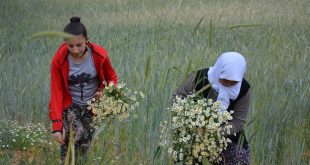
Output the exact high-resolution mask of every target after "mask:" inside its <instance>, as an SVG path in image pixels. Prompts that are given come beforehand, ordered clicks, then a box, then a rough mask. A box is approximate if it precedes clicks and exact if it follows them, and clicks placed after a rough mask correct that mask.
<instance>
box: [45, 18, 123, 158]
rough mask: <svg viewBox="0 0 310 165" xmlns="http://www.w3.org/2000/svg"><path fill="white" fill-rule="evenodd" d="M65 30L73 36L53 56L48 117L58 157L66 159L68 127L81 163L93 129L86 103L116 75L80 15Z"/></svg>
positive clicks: (72, 19)
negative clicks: (89, 38)
mask: <svg viewBox="0 0 310 165" xmlns="http://www.w3.org/2000/svg"><path fill="white" fill-rule="evenodd" d="M64 32H66V33H69V34H71V35H73V37H71V38H69V39H65V42H64V43H63V44H61V45H60V47H59V49H58V50H57V52H56V53H55V55H54V57H53V59H52V63H51V88H50V89H51V93H50V103H49V116H50V119H51V120H52V129H53V137H54V138H55V140H56V141H57V142H58V143H60V144H61V160H62V161H64V160H65V158H66V153H67V149H68V143H69V135H70V127H71V128H72V130H73V134H74V144H75V152H76V158H77V157H79V158H82V159H79V160H80V161H82V163H83V162H84V161H85V158H86V152H87V150H88V147H89V145H90V143H91V140H92V136H93V133H94V131H95V130H94V127H93V126H92V112H91V111H90V110H87V102H88V101H90V100H92V99H93V98H94V97H95V96H96V93H97V92H99V91H100V90H102V89H103V88H104V83H103V82H104V81H106V82H107V83H108V84H109V83H111V82H113V83H114V84H117V75H116V73H115V71H114V69H113V67H112V65H111V63H110V60H109V57H108V53H107V51H106V50H105V49H104V48H103V47H101V46H99V45H96V44H95V43H91V42H89V41H88V38H87V30H86V28H85V26H84V25H83V24H82V23H81V22H80V18H79V17H72V18H71V19H70V23H69V24H68V25H66V26H65V28H64Z"/></svg>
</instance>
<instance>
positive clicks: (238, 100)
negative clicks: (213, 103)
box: [173, 52, 251, 165]
mask: <svg viewBox="0 0 310 165" xmlns="http://www.w3.org/2000/svg"><path fill="white" fill-rule="evenodd" d="M245 72H246V61H245V59H244V57H243V56H242V55H241V54H239V53H237V52H226V53H223V54H221V55H220V57H219V58H218V59H217V61H216V62H215V64H214V66H212V67H210V68H204V69H200V70H198V71H196V72H192V73H191V74H190V75H189V76H188V78H187V79H186V80H185V81H184V83H183V84H181V85H180V86H179V88H178V89H177V90H176V92H175V93H174V94H173V98H175V97H176V96H177V95H178V96H181V97H186V95H188V94H190V93H192V92H194V91H199V90H201V89H202V88H203V87H205V86H207V85H209V84H210V85H211V88H207V89H206V90H204V91H203V92H202V96H203V97H205V98H207V99H213V100H217V101H220V102H221V103H222V105H223V106H225V108H224V109H223V111H232V110H233V111H234V113H233V114H232V117H233V120H231V121H230V122H229V123H228V124H229V125H231V126H232V129H231V130H230V131H231V133H230V134H226V135H225V136H226V137H228V138H230V139H231V140H232V143H230V144H229V146H228V147H227V149H226V150H225V151H223V152H222V154H221V156H222V158H223V161H222V162H220V163H219V164H225V165H227V164H232V165H233V164H244V165H246V164H249V163H250V149H249V147H248V143H247V141H246V139H245V136H244V132H243V127H244V124H245V122H246V117H247V113H248V111H249V105H250V95H251V90H250V88H251V86H250V84H249V83H248V82H247V81H246V80H245V79H244V74H245ZM234 135H236V136H234ZM241 137H242V139H243V143H242V144H240V143H239V144H238V141H239V139H241ZM195 163H198V164H201V162H195Z"/></svg>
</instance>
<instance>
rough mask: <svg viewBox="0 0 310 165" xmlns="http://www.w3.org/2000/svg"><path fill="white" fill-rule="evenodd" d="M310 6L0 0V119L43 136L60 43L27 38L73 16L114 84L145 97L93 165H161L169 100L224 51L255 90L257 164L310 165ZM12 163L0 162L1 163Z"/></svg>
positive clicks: (97, 151)
mask: <svg viewBox="0 0 310 165" xmlns="http://www.w3.org/2000/svg"><path fill="white" fill-rule="evenodd" d="M309 5H310V4H309V2H308V1H307V0H299V1H291V0H283V1H279V0H271V1H270V0H262V1H254V0H247V1H246V0H232V1H225V0H218V1H208V0H197V1H184V0H170V1H164V0H157V1H152V0H141V1H138V0H123V1H114V0H93V1H86V0H76V1H61V0H55V1H49V0H46V1H40V0H18V1H17V0H13V1H9V0H2V1H1V7H0V9H1V10H0V14H1V25H0V71H1V72H0V73H1V77H0V79H1V83H0V109H1V110H0V115H1V118H8V117H11V118H13V119H16V120H19V121H20V122H26V121H33V122H44V123H46V125H47V126H49V124H50V122H49V119H48V109H47V104H48V100H49V83H50V82H49V69H50V62H51V58H52V56H53V53H54V52H55V51H56V49H57V47H58V45H59V44H60V43H61V42H62V40H61V39H49V38H41V39H39V40H34V41H29V40H27V37H29V36H31V35H32V34H34V33H36V32H40V31H49V30H50V31H62V29H63V27H64V26H65V24H67V23H68V21H69V18H70V17H71V16H80V17H81V19H82V22H83V23H84V24H85V25H86V26H87V27H88V31H89V35H90V41H92V42H96V43H98V44H101V45H103V46H104V47H105V48H106V49H107V50H108V52H109V57H110V59H111V61H112V64H113V66H114V67H115V69H116V71H117V73H118V75H119V79H120V80H121V81H125V82H126V83H127V84H128V86H129V87H131V88H134V89H139V90H143V91H144V93H145V94H146V99H145V100H144V101H143V103H142V106H141V108H140V109H139V112H138V113H137V116H136V117H132V118H130V119H129V120H127V121H125V122H122V123H114V124H111V125H110V126H107V127H106V128H105V130H104V132H103V133H102V134H100V135H99V136H98V138H99V140H96V145H95V146H96V147H93V148H92V149H91V152H90V158H89V161H88V163H89V164H95V163H96V162H102V163H105V164H113V163H114V164H139V163H142V164H167V162H168V161H169V159H168V157H167V156H166V154H165V152H163V153H162V154H161V155H159V156H158V157H155V159H154V155H155V152H156V148H157V146H158V141H159V123H160V121H161V120H164V119H166V118H167V112H166V109H165V108H166V107H167V106H168V105H169V98H170V96H171V94H172V92H173V90H174V89H175V88H176V87H177V85H178V84H180V82H181V81H182V80H183V79H184V77H185V76H186V74H187V72H188V71H191V70H195V69H198V68H202V67H209V66H211V65H212V64H213V63H214V62H215V60H216V58H217V57H218V55H219V54H220V53H221V52H224V51H238V52H240V53H241V54H243V55H244V56H245V57H246V59H247V62H248V70H247V73H246V78H247V79H248V80H249V81H250V82H251V85H252V87H253V99H252V103H251V111H250V112H249V115H248V119H249V121H250V120H251V119H254V118H255V120H254V121H253V122H252V123H251V124H250V125H249V126H248V127H247V128H246V134H247V135H248V137H251V139H250V147H251V154H252V161H253V162H254V164H309V163H310V154H309V152H310V140H308V139H309V137H310V134H309V130H310V128H309V121H310V111H309V107H310V101H309V96H310V85H309V82H310V81H309V73H308V72H309V70H310V67H309V61H310V59H309V58H310V57H309V53H310V48H309V45H310V33H309V26H310V19H309V15H310V10H309ZM201 18H203V19H202V21H201V22H200V20H201ZM211 20H212V23H211ZM198 24H199V26H197V25H198ZM210 27H211V28H210ZM47 155H49V156H46V153H42V154H41V155H39V156H37V157H36V159H35V161H36V163H40V162H45V161H48V162H50V163H51V164H57V161H58V156H59V153H57V152H52V153H48V154H47ZM98 157H101V160H98ZM93 159H97V160H93ZM8 161H11V158H9V157H0V163H2V164H3V163H4V162H8Z"/></svg>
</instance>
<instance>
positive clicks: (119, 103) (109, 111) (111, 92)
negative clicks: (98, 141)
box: [88, 83, 145, 127]
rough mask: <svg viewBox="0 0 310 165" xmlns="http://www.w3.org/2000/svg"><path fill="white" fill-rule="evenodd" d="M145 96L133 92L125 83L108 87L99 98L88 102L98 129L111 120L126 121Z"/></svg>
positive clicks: (99, 94) (111, 84)
mask: <svg viewBox="0 0 310 165" xmlns="http://www.w3.org/2000/svg"><path fill="white" fill-rule="evenodd" d="M144 97H145V96H144V94H143V93H142V92H137V91H132V90H130V89H128V88H127V87H126V85H125V84H124V83H120V84H117V85H115V84H113V83H110V84H109V85H108V86H106V87H105V88H104V89H103V90H102V92H101V93H98V97H96V98H94V99H93V100H92V101H90V102H88V105H89V107H88V108H89V110H92V112H93V113H94V114H95V117H94V125H95V126H96V127H98V126H100V125H102V124H103V122H105V121H108V120H111V119H119V120H124V119H126V118H128V116H129V113H130V112H131V111H132V110H134V109H136V108H137V107H138V106H139V102H138V100H140V99H141V98H142V99H143V98H144Z"/></svg>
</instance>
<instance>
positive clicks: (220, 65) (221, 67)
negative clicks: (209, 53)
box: [208, 52, 246, 112]
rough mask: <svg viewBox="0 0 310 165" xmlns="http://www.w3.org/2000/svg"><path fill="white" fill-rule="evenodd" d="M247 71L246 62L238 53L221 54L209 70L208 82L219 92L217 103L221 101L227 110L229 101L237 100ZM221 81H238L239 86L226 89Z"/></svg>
mask: <svg viewBox="0 0 310 165" xmlns="http://www.w3.org/2000/svg"><path fill="white" fill-rule="evenodd" d="M245 71H246V61H245V59H244V57H243V56H242V55H241V54H239V53H237V52H226V53H223V54H221V56H220V57H219V58H218V59H217V61H216V62H215V64H214V66H213V67H210V68H209V71H208V80H209V82H210V83H211V85H212V87H213V88H214V89H215V90H216V91H217V92H218V97H217V101H220V102H221V104H222V105H223V106H225V108H224V109H223V110H222V111H223V112H224V111H225V110H227V108H228V106H229V103H230V101H229V99H232V100H235V99H236V98H237V97H238V95H239V92H240V88H241V83H242V79H243V76H244V73H245ZM219 79H226V80H231V81H238V83H237V84H235V85H233V86H230V87H226V86H224V85H222V84H221V83H220V82H219Z"/></svg>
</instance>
